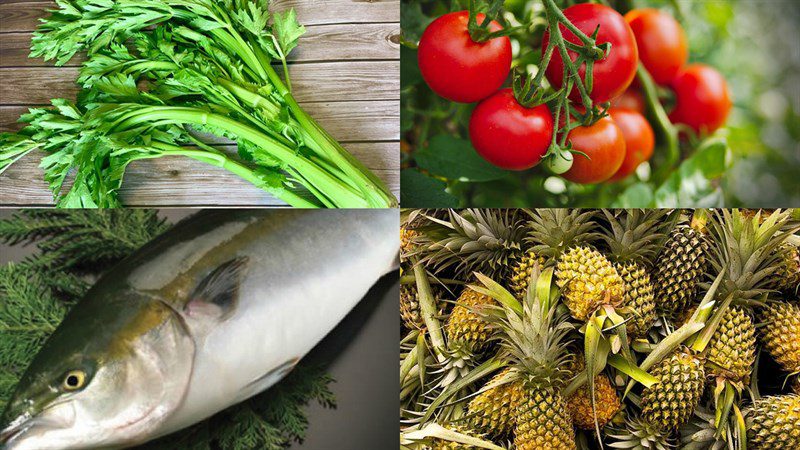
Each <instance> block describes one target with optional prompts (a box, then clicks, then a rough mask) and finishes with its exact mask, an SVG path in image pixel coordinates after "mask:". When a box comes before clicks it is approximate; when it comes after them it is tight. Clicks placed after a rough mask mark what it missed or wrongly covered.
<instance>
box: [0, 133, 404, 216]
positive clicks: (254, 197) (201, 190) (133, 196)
mask: <svg viewBox="0 0 800 450" xmlns="http://www.w3.org/2000/svg"><path fill="white" fill-rule="evenodd" d="M347 147H348V149H349V150H350V151H351V152H352V153H353V154H355V155H356V156H357V157H358V158H359V159H360V160H361V161H363V162H364V163H365V165H367V166H368V167H370V168H372V170H373V172H374V173H375V174H376V175H377V176H378V177H380V178H381V179H382V180H384V181H385V182H386V183H387V185H388V186H389V188H390V189H391V190H392V192H393V193H394V194H395V196H398V197H399V191H400V174H399V173H398V171H397V169H390V170H387V169H385V168H386V167H392V168H393V167H398V164H399V162H398V161H397V158H398V156H397V155H398V154H399V153H398V144H397V143H396V142H381V143H358V144H355V143H354V144H350V145H348V146H347ZM42 155H43V154H42V153H41V152H38V151H37V152H34V153H32V154H30V155H28V156H27V157H25V158H23V159H22V160H20V161H18V162H17V163H16V164H15V165H14V166H12V167H10V168H9V169H8V170H7V171H6V172H5V173H3V174H2V175H0V204H2V205H5V206H11V205H26V206H50V205H52V204H53V202H52V196H51V194H50V191H49V189H48V187H47V184H46V183H45V182H44V180H43V179H42V170H41V169H39V167H38V162H39V159H40V158H41V157H42ZM385 158H388V159H389V161H390V162H387V161H386V160H384V159H385ZM120 195H121V198H122V201H123V203H124V204H125V205H127V206H174V205H181V206H206V205H209V206H210V205H220V206H222V205H224V206H252V205H258V206H271V205H281V204H282V203H281V202H280V201H279V200H277V199H275V198H273V197H272V196H270V195H269V194H267V193H265V192H264V191H262V190H260V189H256V188H255V187H253V186H252V185H250V184H249V183H247V182H245V181H243V180H241V179H240V178H238V177H236V176H234V175H231V174H229V173H228V172H227V171H225V170H223V169H220V168H217V167H213V166H209V165H206V164H202V163H199V162H197V161H193V160H190V159H187V158H178V157H170V158H159V159H153V160H144V161H136V162H134V163H131V165H130V166H129V168H128V171H127V173H126V175H125V183H124V185H123V187H122V189H121V192H120Z"/></svg>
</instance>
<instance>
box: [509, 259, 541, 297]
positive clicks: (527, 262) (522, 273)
mask: <svg viewBox="0 0 800 450" xmlns="http://www.w3.org/2000/svg"><path fill="white" fill-rule="evenodd" d="M545 263H546V259H545V258H544V257H541V256H536V254H535V253H534V252H533V251H528V252H526V253H525V254H523V255H522V257H521V258H520V259H519V261H518V262H517V263H516V264H514V267H513V269H512V270H511V276H510V279H509V283H508V284H509V287H510V288H511V292H513V293H514V295H516V297H517V298H522V297H523V296H525V292H526V291H527V290H528V281H529V280H530V279H531V271H532V270H533V268H534V266H535V265H536V264H538V265H539V269H540V270H541V269H542V268H544V266H545Z"/></svg>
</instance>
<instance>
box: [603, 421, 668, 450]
mask: <svg viewBox="0 0 800 450" xmlns="http://www.w3.org/2000/svg"><path fill="white" fill-rule="evenodd" d="M607 435H608V436H609V437H610V438H612V439H615V440H617V441H619V442H615V443H613V444H612V445H613V448H629V449H634V450H672V449H673V448H675V446H674V445H673V444H672V442H670V439H669V437H670V436H669V434H666V433H664V432H662V431H661V430H660V429H658V428H656V427H654V426H653V425H652V424H650V423H648V422H646V421H644V420H642V418H640V417H633V418H628V419H627V420H626V421H625V427H624V428H612V429H611V430H609V431H608V433H607Z"/></svg>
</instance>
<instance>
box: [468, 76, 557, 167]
mask: <svg viewBox="0 0 800 450" xmlns="http://www.w3.org/2000/svg"><path fill="white" fill-rule="evenodd" d="M469 137H470V140H472V145H473V147H475V150H476V151H477V152H478V154H479V155H481V156H482V157H483V158H484V159H486V160H487V161H489V162H490V163H492V164H494V165H495V166H497V167H502V168H503V169H510V170H525V169H530V168H531V167H533V166H535V165H536V164H539V161H541V159H542V156H544V154H545V153H547V148H548V147H549V146H550V141H551V139H552V138H553V115H552V114H551V113H550V109H549V108H548V107H547V105H539V106H536V107H534V108H526V107H524V106H522V105H520V104H519V103H518V102H517V99H515V98H514V93H513V92H512V91H511V89H502V90H500V91H498V92H497V93H496V94H494V95H492V96H491V97H489V98H487V99H486V100H484V101H482V102H480V103H478V106H477V107H475V110H474V111H472V117H471V118H470V120H469Z"/></svg>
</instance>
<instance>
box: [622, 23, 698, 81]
mask: <svg viewBox="0 0 800 450" xmlns="http://www.w3.org/2000/svg"><path fill="white" fill-rule="evenodd" d="M625 20H626V21H627V22H628V25H630V26H631V29H632V30H633V34H634V36H636V44H637V46H638V47H639V59H640V60H641V61H642V64H644V67H645V69H647V71H648V72H650V75H651V76H652V77H653V80H655V82H656V83H657V84H660V85H665V84H667V83H669V82H670V81H672V79H673V78H675V75H677V74H678V72H680V70H681V69H683V67H684V66H686V61H687V60H688V59H689V46H688V44H687V41H686V33H684V32H683V27H681V24H679V23H678V21H677V20H675V19H674V18H673V17H672V16H671V15H669V14H667V13H666V12H663V11H659V10H657V9H654V8H644V9H634V10H631V11H630V12H628V14H625Z"/></svg>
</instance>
